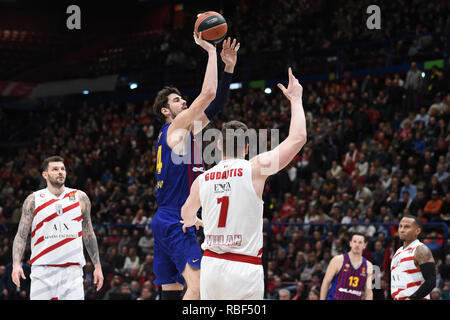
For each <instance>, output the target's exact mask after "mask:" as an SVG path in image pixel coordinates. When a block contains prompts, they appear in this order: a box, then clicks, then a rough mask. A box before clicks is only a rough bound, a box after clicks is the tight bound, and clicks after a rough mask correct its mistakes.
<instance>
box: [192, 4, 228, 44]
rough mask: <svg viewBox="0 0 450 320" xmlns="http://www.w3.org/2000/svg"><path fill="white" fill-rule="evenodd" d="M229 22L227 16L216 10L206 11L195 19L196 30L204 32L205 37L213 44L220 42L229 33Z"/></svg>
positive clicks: (196, 31) (196, 32)
mask: <svg viewBox="0 0 450 320" xmlns="http://www.w3.org/2000/svg"><path fill="white" fill-rule="evenodd" d="M227 30H228V26H227V22H226V21H225V18H224V17H223V16H222V15H221V14H220V13H217V12H215V11H207V12H204V13H202V14H200V15H198V17H197V21H195V26H194V32H195V34H196V35H198V33H199V32H202V35H203V39H204V40H206V41H208V42H211V43H213V44H216V43H219V42H220V41H222V40H223V39H224V38H225V36H226V35H227Z"/></svg>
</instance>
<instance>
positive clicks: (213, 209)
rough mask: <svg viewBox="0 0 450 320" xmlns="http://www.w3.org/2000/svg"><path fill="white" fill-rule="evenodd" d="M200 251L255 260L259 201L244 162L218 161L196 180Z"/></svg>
mask: <svg viewBox="0 0 450 320" xmlns="http://www.w3.org/2000/svg"><path fill="white" fill-rule="evenodd" d="M198 179H199V190H200V201H201V204H202V220H203V223H204V230H203V231H204V234H205V240H204V242H203V244H202V249H203V250H207V249H209V250H211V251H213V252H216V253H219V254H222V253H226V252H230V253H237V254H243V255H249V256H254V257H258V256H261V254H262V247H263V233H262V231H263V203H264V202H263V201H262V200H261V199H260V198H259V197H258V195H257V194H256V192H255V189H254V188H253V182H252V168H251V164H250V162H249V161H247V160H244V159H227V160H222V161H221V162H219V163H218V164H217V165H216V166H214V167H213V168H211V169H210V170H208V171H206V172H204V173H203V174H202V175H200V176H199V178H198Z"/></svg>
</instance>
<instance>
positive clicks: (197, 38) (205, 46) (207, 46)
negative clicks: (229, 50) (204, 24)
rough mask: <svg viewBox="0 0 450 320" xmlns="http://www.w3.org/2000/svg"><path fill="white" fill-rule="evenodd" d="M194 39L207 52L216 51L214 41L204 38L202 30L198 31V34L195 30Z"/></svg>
mask: <svg viewBox="0 0 450 320" xmlns="http://www.w3.org/2000/svg"><path fill="white" fill-rule="evenodd" d="M194 41H195V43H196V44H198V45H199V46H200V47H202V48H203V49H205V50H206V51H207V52H216V47H215V46H214V45H213V44H212V43H209V42H208V41H206V40H203V38H202V33H201V32H199V33H198V36H197V35H196V34H195V32H194Z"/></svg>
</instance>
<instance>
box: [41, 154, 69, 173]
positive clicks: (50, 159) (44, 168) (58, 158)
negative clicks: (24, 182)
mask: <svg viewBox="0 0 450 320" xmlns="http://www.w3.org/2000/svg"><path fill="white" fill-rule="evenodd" d="M50 162H62V163H64V158H63V157H61V156H51V157H48V158H46V159H44V162H42V171H47V169H48V164H49V163H50Z"/></svg>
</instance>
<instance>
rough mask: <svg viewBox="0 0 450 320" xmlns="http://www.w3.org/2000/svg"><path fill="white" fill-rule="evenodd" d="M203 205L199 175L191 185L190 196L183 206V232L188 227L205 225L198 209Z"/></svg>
mask: <svg viewBox="0 0 450 320" xmlns="http://www.w3.org/2000/svg"><path fill="white" fill-rule="evenodd" d="M200 207H201V202H200V189H199V182H198V177H197V179H195V180H194V182H193V183H192V186H191V191H190V193H189V197H188V198H187V199H186V202H185V203H184V205H183V207H182V208H181V218H182V219H183V220H181V221H180V222H181V223H182V224H183V232H186V228H188V227H192V226H194V225H195V227H196V228H197V230H198V228H199V227H200V226H202V227H203V222H202V221H201V220H200V219H199V218H197V211H198V209H200Z"/></svg>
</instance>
